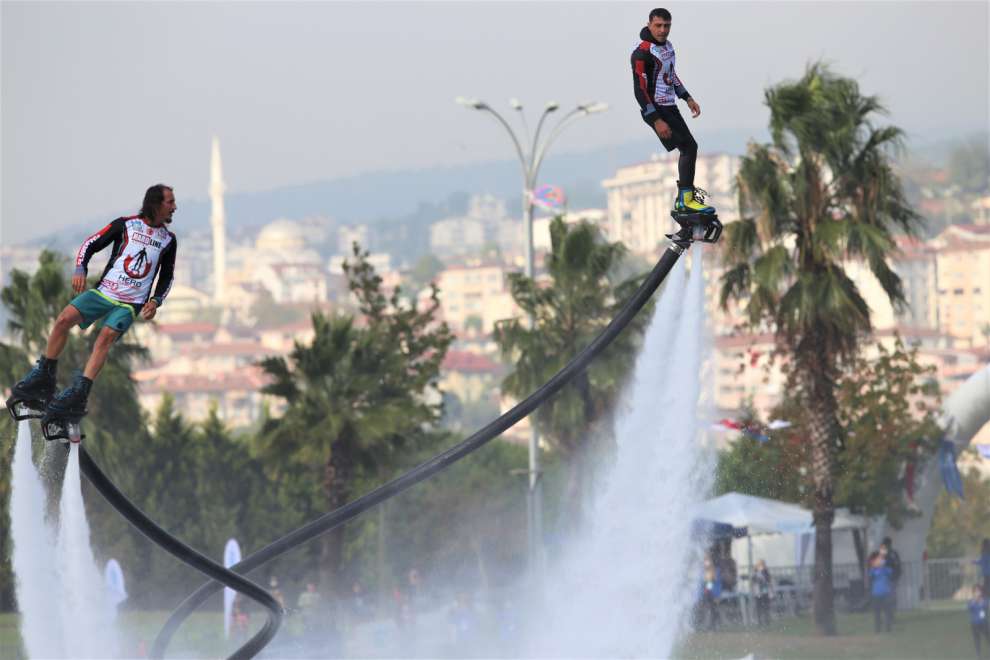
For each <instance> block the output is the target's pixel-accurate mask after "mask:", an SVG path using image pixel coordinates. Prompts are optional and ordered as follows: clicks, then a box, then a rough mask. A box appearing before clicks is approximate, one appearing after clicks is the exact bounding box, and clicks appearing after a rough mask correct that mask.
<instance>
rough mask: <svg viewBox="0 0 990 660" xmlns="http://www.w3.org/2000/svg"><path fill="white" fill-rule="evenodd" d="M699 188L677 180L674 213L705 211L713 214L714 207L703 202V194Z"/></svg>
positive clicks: (704, 193)
mask: <svg viewBox="0 0 990 660" xmlns="http://www.w3.org/2000/svg"><path fill="white" fill-rule="evenodd" d="M707 194H708V193H706V192H705V191H704V190H702V189H701V188H695V187H694V186H685V185H682V184H681V182H680V181H678V182H677V198H676V199H675V200H674V212H675V213H707V214H711V215H714V214H715V207H714V206H709V205H707V204H705V195H707Z"/></svg>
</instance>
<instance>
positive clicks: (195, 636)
mask: <svg viewBox="0 0 990 660" xmlns="http://www.w3.org/2000/svg"><path fill="white" fill-rule="evenodd" d="M168 615H169V612H123V613H122V614H121V615H120V619H119V624H118V626H119V627H118V630H119V631H120V634H121V636H122V639H121V649H122V653H124V654H125V656H124V657H130V658H136V657H141V656H142V655H144V656H145V657H146V656H147V652H148V651H149V650H150V649H151V643H152V642H153V641H154V639H155V636H156V635H157V634H158V631H159V630H161V628H162V626H163V625H164V624H165V620H166V619H167V617H168ZM19 624H20V616H19V615H18V614H16V613H10V612H4V613H2V614H0V658H2V659H3V660H8V659H10V660H13V659H15V658H16V659H18V660H20V659H21V658H24V657H25V655H24V653H23V649H22V647H21V634H20V628H19ZM259 625H260V623H259ZM234 648H236V647H235V646H234V645H232V644H226V643H225V642H224V640H223V632H222V619H221V617H220V615H219V614H216V613H201V612H197V613H195V614H193V615H192V616H191V617H190V619H189V621H187V622H186V624H185V625H184V626H183V627H182V628H180V630H179V632H178V633H177V634H176V636H175V638H174V641H173V642H172V644H171V645H170V646H169V656H171V657H177V656H196V657H224V656H226V655H227V654H229V653H231V652H232V651H233V650H234Z"/></svg>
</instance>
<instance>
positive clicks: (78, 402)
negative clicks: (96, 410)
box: [45, 374, 93, 420]
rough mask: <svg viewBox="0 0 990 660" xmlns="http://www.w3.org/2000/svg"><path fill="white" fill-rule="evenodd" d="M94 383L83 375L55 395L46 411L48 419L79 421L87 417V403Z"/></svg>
mask: <svg viewBox="0 0 990 660" xmlns="http://www.w3.org/2000/svg"><path fill="white" fill-rule="evenodd" d="M92 385H93V381H91V380H90V379H89V378H86V377H85V376H83V375H82V374H79V375H78V376H76V380H75V381H74V382H73V383H72V385H70V386H69V387H67V388H65V389H64V390H62V391H61V392H59V393H58V394H56V395H55V398H54V399H52V400H51V403H49V404H48V408H47V409H46V410H45V417H46V418H58V419H66V420H79V419H81V418H83V417H85V416H86V413H87V412H88V411H87V410H86V401H87V399H89V388H90V387H92Z"/></svg>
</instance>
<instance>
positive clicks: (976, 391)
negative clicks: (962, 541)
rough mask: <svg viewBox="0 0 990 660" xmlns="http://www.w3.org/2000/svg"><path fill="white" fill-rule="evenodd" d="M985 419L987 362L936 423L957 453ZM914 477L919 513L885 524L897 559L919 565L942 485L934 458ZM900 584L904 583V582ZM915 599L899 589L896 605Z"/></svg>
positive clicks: (989, 406)
mask: <svg viewBox="0 0 990 660" xmlns="http://www.w3.org/2000/svg"><path fill="white" fill-rule="evenodd" d="M988 421H990V365H987V366H985V367H984V368H983V369H981V370H979V371H977V372H976V373H975V374H973V375H972V376H970V377H969V379H968V380H967V381H966V382H965V383H963V384H962V386H961V387H960V388H959V389H957V390H956V391H955V392H953V393H952V394H951V395H950V396H949V397H948V398H947V399H946V400H945V401H944V402H943V404H942V417H941V420H940V423H941V426H942V428H943V429H945V439H946V440H949V441H951V442H952V444H953V445H955V449H956V455H957V456H958V455H959V452H960V451H961V450H963V449H965V448H966V447H967V446H968V445H969V443H970V441H971V440H972V439H973V436H975V435H976V434H977V432H978V431H979V430H980V429H981V428H983V425H984V424H986V423H987V422H988ZM915 479H916V481H915V497H914V501H915V504H917V505H918V508H919V509H920V510H921V515H920V516H916V517H912V518H908V519H907V520H906V521H905V523H904V525H903V526H902V527H901V528H900V529H893V528H892V527H889V526H888V528H887V533H886V535H887V536H890V537H891V540H892V541H893V543H894V548H896V549H897V551H898V552H899V553H900V555H901V561H903V562H912V563H915V565H916V566H920V565H921V561H922V554H923V553H924V551H925V543H926V540H927V539H928V529H929V527H931V524H932V514H933V513H934V511H935V501H936V500H937V499H938V494H939V491H940V490H941V489H942V487H943V486H942V477H941V476H940V474H939V467H938V461H937V460H935V457H932V458H931V459H930V460H929V461H928V462H927V463H926V465H925V467H924V468H923V469H922V471H921V474H920V475H918V476H917V477H915ZM871 540H872V539H871ZM904 582H905V583H906V582H907V581H904ZM904 586H905V587H907V586H908V585H907V584H904ZM902 592H903V593H902ZM908 592H910V593H908ZM918 598H919V594H918V593H916V590H914V589H902V590H900V591H899V593H898V594H897V600H898V607H902V606H903V607H913V606H914V605H916V604H917V601H918Z"/></svg>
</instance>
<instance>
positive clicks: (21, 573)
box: [10, 420, 66, 658]
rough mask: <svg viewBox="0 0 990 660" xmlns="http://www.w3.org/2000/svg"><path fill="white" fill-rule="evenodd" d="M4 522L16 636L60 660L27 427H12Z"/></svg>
mask: <svg viewBox="0 0 990 660" xmlns="http://www.w3.org/2000/svg"><path fill="white" fill-rule="evenodd" d="M12 471H13V482H12V489H11V494H10V523H11V531H12V532H13V544H14V551H13V557H12V560H13V568H14V576H15V584H16V590H17V604H18V606H19V609H20V612H21V638H22V639H23V641H24V650H25V652H26V653H27V655H28V657H31V658H60V657H65V655H66V653H65V650H64V648H63V646H62V638H61V636H60V635H59V634H58V632H57V631H59V630H60V629H61V627H62V626H61V610H60V608H59V603H58V598H57V596H56V594H58V593H59V589H60V587H59V584H58V579H57V576H56V574H55V570H54V567H55V564H56V559H55V556H56V555H55V530H54V529H53V527H52V526H51V525H49V524H48V523H47V522H46V520H45V499H46V498H45V488H44V485H43V484H42V482H41V479H40V478H39V476H38V472H37V470H36V469H35V467H34V462H33V461H32V460H31V426H30V422H28V421H27V420H23V421H21V422H19V424H18V427H17V446H16V447H15V448H14V464H13V468H12Z"/></svg>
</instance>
